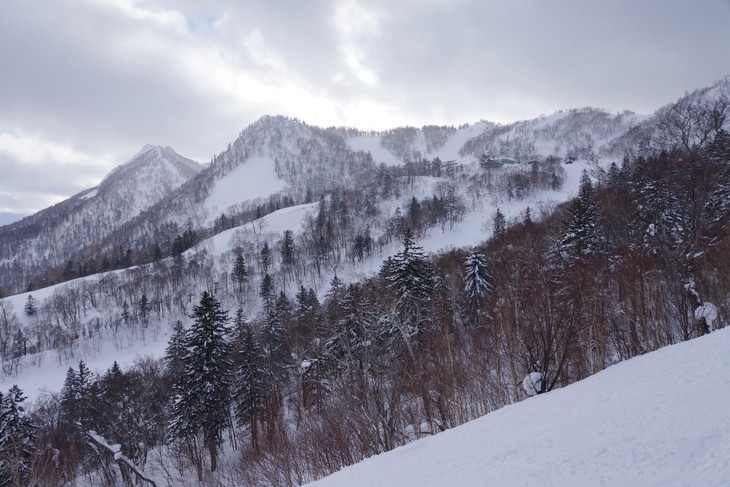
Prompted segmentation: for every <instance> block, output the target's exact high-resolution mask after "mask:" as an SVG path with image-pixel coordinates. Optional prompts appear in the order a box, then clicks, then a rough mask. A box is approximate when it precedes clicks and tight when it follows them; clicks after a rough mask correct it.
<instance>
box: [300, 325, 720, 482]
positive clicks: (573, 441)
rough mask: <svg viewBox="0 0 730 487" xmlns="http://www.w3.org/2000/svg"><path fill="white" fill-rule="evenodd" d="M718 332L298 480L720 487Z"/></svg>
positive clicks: (615, 366) (618, 365)
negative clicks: (324, 473) (315, 477)
mask: <svg viewBox="0 0 730 487" xmlns="http://www.w3.org/2000/svg"><path fill="white" fill-rule="evenodd" d="M729 349H730V329H727V328H726V329H722V330H719V331H716V332H714V333H711V334H709V335H706V336H704V337H701V338H697V339H695V340H692V341H689V342H684V343H681V344H678V345H673V346H670V347H666V348H664V349H661V350H658V351H656V352H653V353H650V354H647V355H644V356H640V357H636V358H634V359H632V360H628V361H626V362H622V363H619V364H617V365H614V366H613V367H610V368H608V369H607V370H605V371H603V372H600V373H598V374H596V375H594V376H592V377H589V378H587V379H585V380H583V381H580V382H577V383H575V384H573V385H570V386H568V387H565V388H563V389H559V390H555V391H552V392H550V393H547V394H542V395H539V396H535V397H532V398H530V399H526V400H524V401H522V402H519V403H517V404H513V405H511V406H507V407H505V408H502V409H500V410H498V411H495V412H493V413H491V414H487V415H486V416H483V417H482V418H479V419H477V420H475V421H472V422H470V423H467V424H465V425H462V426H460V427H458V428H454V429H452V430H449V431H446V432H443V433H439V434H437V435H435V436H432V437H429V438H425V439H422V440H418V441H415V442H413V443H410V444H408V445H405V446H403V447H400V448H397V449H396V450H393V451H391V452H388V453H384V454H381V455H378V456H375V457H371V458H369V459H366V460H364V461H362V462H360V463H358V464H356V465H352V466H350V467H347V468H344V469H343V470H341V471H339V472H337V473H334V474H333V475H330V476H329V477H325V478H323V479H321V480H319V481H317V482H313V483H311V484H308V485H309V487H330V486H332V487H334V486H337V487H341V486H347V487H374V486H379V487H387V486H394V487H395V486H397V487H443V486H459V487H483V486H485V485H495V486H502V487H509V486H533V485H539V486H544V487H549V486H556V487H557V486H559V487H584V486H616V487H619V486H621V487H623V486H632V487H649V486H652V487H654V486H663V487H680V486H682V487H684V486H686V487H690V486H700V485H701V486H704V487H720V486H727V485H728V484H729V481H728V479H730V462H729V461H728V459H730V414H728V402H729V401H730V354H728V353H727V351H728V350H729Z"/></svg>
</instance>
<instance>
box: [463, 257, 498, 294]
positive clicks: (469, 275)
mask: <svg viewBox="0 0 730 487" xmlns="http://www.w3.org/2000/svg"><path fill="white" fill-rule="evenodd" d="M464 267H465V271H466V282H465V286H464V287H465V289H466V293H467V295H468V296H469V298H471V299H472V300H475V299H478V298H482V297H484V296H486V295H487V293H489V292H491V291H493V290H494V279H493V278H492V276H491V274H490V273H489V267H488V265H487V259H486V258H485V257H484V254H482V253H481V252H479V250H477V249H474V250H473V251H472V252H471V253H470V254H469V257H467V259H466V262H464Z"/></svg>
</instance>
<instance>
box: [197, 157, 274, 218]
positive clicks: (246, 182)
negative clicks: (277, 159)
mask: <svg viewBox="0 0 730 487" xmlns="http://www.w3.org/2000/svg"><path fill="white" fill-rule="evenodd" d="M286 186H287V184H286V182H285V181H284V180H283V179H280V178H279V176H277V175H276V171H275V169H274V161H273V160H272V159H271V158H270V157H266V156H258V157H251V158H249V159H248V160H247V161H246V162H244V163H243V164H241V165H239V166H238V167H237V168H235V169H234V170H233V171H231V172H229V173H228V174H226V175H225V176H224V177H222V178H221V179H219V180H218V181H217V182H216V183H215V186H214V187H213V190H212V191H211V193H210V195H209V196H208V199H207V200H205V208H206V209H207V210H208V211H209V214H210V215H211V219H212V218H216V217H218V216H220V214H221V213H223V212H225V211H226V210H227V209H228V207H230V206H231V205H235V204H237V203H240V202H242V201H246V200H255V199H256V198H263V197H266V196H269V195H271V194H274V193H276V192H277V191H280V190H282V189H284V188H286Z"/></svg>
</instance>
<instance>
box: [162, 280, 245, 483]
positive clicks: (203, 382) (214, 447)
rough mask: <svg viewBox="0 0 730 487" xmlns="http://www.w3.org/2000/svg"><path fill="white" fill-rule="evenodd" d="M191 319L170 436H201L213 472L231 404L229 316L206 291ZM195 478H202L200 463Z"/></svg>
mask: <svg viewBox="0 0 730 487" xmlns="http://www.w3.org/2000/svg"><path fill="white" fill-rule="evenodd" d="M191 318H193V319H194V320H195V321H194V322H193V324H192V325H191V327H190V330H189V331H188V334H187V337H186V347H187V354H186V355H185V357H184V359H183V362H184V364H185V370H184V374H183V377H182V378H181V379H180V381H179V382H178V384H177V385H176V392H177V395H176V397H175V402H174V404H173V407H172V420H171V422H170V430H169V435H170V438H185V437H192V436H196V435H198V434H201V435H202V441H203V444H204V445H205V446H206V447H207V449H208V452H209V454H210V469H211V471H215V469H216V467H217V464H218V461H217V458H218V446H219V445H220V444H221V442H222V441H223V429H224V428H225V426H226V424H228V411H229V406H230V403H231V391H230V388H231V366H232V364H231V358H230V344H229V343H228V341H227V339H226V338H227V335H228V333H229V327H228V313H227V312H226V311H224V310H223V309H221V305H220V303H219V302H218V300H216V299H215V298H214V297H213V296H212V295H211V294H209V293H208V292H207V291H206V292H204V293H203V295H202V296H201V298H200V304H199V305H197V306H195V307H194V308H193V314H192V315H191ZM198 474H199V476H202V471H201V466H200V464H199V463H198Z"/></svg>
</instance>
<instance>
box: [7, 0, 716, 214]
mask: <svg viewBox="0 0 730 487" xmlns="http://www.w3.org/2000/svg"><path fill="white" fill-rule="evenodd" d="M359 3H360V4H361V5H362V6H363V7H364V8H366V9H371V10H372V11H374V12H376V17H377V19H378V21H379V23H378V26H377V29H376V31H375V32H373V33H372V35H363V36H359V37H357V38H355V39H350V41H349V42H351V43H353V44H354V47H355V48H357V49H358V50H359V51H360V52H361V53H362V64H363V67H364V68H365V69H368V70H370V71H372V72H373V73H374V74H375V76H376V78H377V80H378V83H377V84H376V85H367V84H364V83H362V82H359V81H358V80H357V79H356V77H355V76H354V75H353V74H352V73H351V72H350V71H349V70H350V67H349V66H348V63H347V60H346V59H345V54H344V52H343V47H344V46H343V44H342V42H343V38H342V36H341V34H340V33H339V32H338V31H337V28H336V26H335V24H334V20H333V19H334V13H335V9H336V6H337V4H338V2H337V1H334V0H332V1H311V2H309V1H307V2H295V1H280V2H253V1H243V2H241V1H234V0H213V1H210V2H199V1H193V0H157V1H148V2H142V3H137V5H139V6H141V7H143V8H145V9H148V10H150V11H152V12H160V11H164V10H167V11H177V12H180V13H182V14H183V15H185V21H186V24H185V25H184V26H183V30H182V31H178V30H176V29H170V28H166V27H161V26H160V25H159V24H155V23H153V22H149V21H146V20H144V19H139V18H133V17H130V16H128V15H123V14H122V13H120V11H119V9H118V8H116V7H114V6H111V5H108V4H104V3H102V2H80V1H70V0H67V1H63V0H36V1H35V2H34V3H33V8H29V7H28V5H26V4H23V3H21V2H9V3H8V4H7V5H4V6H3V15H2V16H0V60H2V72H3V74H2V76H0V107H2V110H0V131H2V130H10V131H18V132H22V133H24V134H30V135H35V136H38V137H40V138H42V139H47V140H50V141H54V142H56V143H59V144H68V145H70V146H73V147H74V148H75V149H76V150H79V151H82V152H86V153H99V152H106V153H108V154H112V155H113V157H114V158H115V160H116V161H117V162H118V163H121V162H123V161H124V160H125V159H126V158H128V157H131V156H132V155H133V154H134V153H135V152H136V151H137V150H139V148H140V147H141V146H142V145H144V144H146V143H152V144H162V145H170V146H172V147H174V148H175V149H176V150H177V151H178V152H180V153H181V154H183V155H185V156H186V157H191V158H194V159H198V160H200V161H201V162H206V161H207V160H208V159H209V158H210V156H212V155H213V154H214V153H217V152H218V151H220V150H223V149H224V148H225V146H226V144H227V143H228V142H230V141H232V140H233V139H234V138H235V137H236V134H237V133H238V132H239V131H240V130H241V129H243V128H244V127H245V126H246V125H248V124H249V123H251V122H253V121H254V120H255V119H256V118H258V117H259V116H261V115H264V114H266V113H280V112H284V113H287V114H289V115H292V116H296V117H298V118H300V119H303V120H305V121H313V120H312V117H313V116H314V115H313V114H312V113H299V110H301V108H299V109H298V108H297V106H295V105H294V104H292V103H289V101H288V100H287V99H285V98H284V97H282V98H281V99H277V97H276V96H266V97H257V96H252V97H248V98H247V97H239V98H240V99H233V98H235V97H236V95H239V93H235V92H232V91H231V89H229V88H225V87H224V88H221V86H219V83H220V82H221V80H220V79H218V76H219V74H218V73H216V72H204V73H190V72H189V68H187V67H186V66H187V64H186V63H187V61H189V59H186V56H188V55H190V53H191V52H192V51H191V49H194V48H196V47H201V48H206V49H210V51H209V52H210V56H220V58H221V60H222V61H221V63H225V66H224V67H225V69H226V70H228V71H229V72H230V73H234V74H236V75H241V76H247V77H250V78H253V79H255V80H258V82H259V83H261V84H263V85H264V86H267V87H269V89H271V90H274V91H273V92H274V93H276V90H277V89H279V87H280V86H286V85H287V84H289V83H295V84H296V85H297V86H298V87H299V88H301V89H302V90H303V92H304V93H309V94H310V95H311V96H312V99H313V100H321V103H322V104H323V107H322V112H323V113H333V114H339V117H335V118H333V119H332V120H327V121H326V122H324V123H325V124H335V125H338V124H345V125H351V126H361V127H364V128H370V127H372V126H383V123H384V122H383V120H366V119H362V118H359V117H362V115H361V113H362V112H360V111H358V110H353V109H350V110H349V111H348V109H346V107H348V106H352V105H353V104H357V103H359V102H362V101H367V102H369V103H372V104H375V105H378V106H382V107H386V110H385V112H386V114H388V116H391V118H392V119H394V120H399V121H402V123H409V124H413V125H421V124H425V123H462V122H470V121H476V120H478V119H482V118H485V119H491V120H495V119H496V120H502V121H508V120H514V119H518V118H527V117H534V116H537V115H539V114H540V113H541V112H551V111H554V110H557V109H563V108H572V107H578V106H585V105H593V106H599V107H603V108H609V109H615V110H619V109H632V110H635V111H638V112H643V113H646V112H651V111H653V110H654V109H656V108H657V107H659V106H660V105H663V104H665V103H668V102H671V101H673V100H674V99H676V98H677V97H679V96H680V95H682V93H683V92H684V91H685V90H691V89H694V88H697V87H702V86H706V85H708V84H710V83H712V82H713V81H714V80H716V79H718V78H720V77H722V76H724V75H726V74H728V72H727V69H728V68H727V63H726V62H725V60H726V57H727V53H726V49H727V46H728V45H730V29H727V26H728V25H730V4H729V3H728V2H727V1H724V0H708V1H706V2H702V3H698V2H694V1H691V0H670V1H662V0H647V1H644V2H635V1H630V0H615V1H612V2H586V1H584V0H555V1H551V2H545V1H543V0H515V1H513V2H502V1H496V0H492V1H483V0H462V1H445V0H420V1H418V2H416V1H399V2H393V1H392V0H388V1H385V0H369V1H367V2H365V1H361V2H359ZM186 29H187V30H186ZM254 32H258V33H259V34H258V35H259V36H260V37H259V39H260V42H261V43H262V45H263V46H264V48H265V49H267V52H269V53H270V54H269V56H271V57H272V59H273V58H274V57H275V58H277V59H278V60H279V61H280V62H281V63H282V64H283V69H278V68H277V67H276V66H273V67H272V66H269V65H267V63H266V62H264V63H263V64H262V63H260V62H258V61H260V60H257V59H256V56H255V55H252V54H251V53H249V52H247V49H246V46H245V42H246V39H251V35H252V34H253V33H254ZM351 47H353V46H351ZM198 54H200V53H198ZM264 61H266V59H264ZM205 69H208V68H205ZM342 73H344V74H345V76H344V78H341V79H338V78H337V77H336V75H337V74H342ZM242 89H245V88H242ZM241 100H244V101H241ZM324 105H326V106H324ZM378 113H380V112H378ZM317 122H318V123H322V122H321V121H319V120H317ZM0 164H2V166H3V167H2V170H3V180H6V181H7V180H9V179H10V178H14V177H17V178H22V177H27V174H25V173H23V171H25V169H22V168H20V166H18V165H17V164H15V165H14V163H13V161H9V160H7V158H6V159H5V160H0ZM6 169H7V171H6ZM109 169H111V168H110V167H104V168H103V170H99V171H98V173H99V174H104V173H106V172H107V171H108V170H109ZM85 171H86V170H85V169H79V168H77V167H65V168H64V169H63V170H58V169H57V168H54V167H48V168H47V172H48V174H54V173H55V174H57V175H58V178H59V179H58V182H57V183H56V184H53V183H52V181H51V180H50V179H49V180H48V181H47V182H45V183H44V182H42V181H39V182H38V185H36V186H35V188H37V189H36V191H38V192H42V191H46V190H48V189H54V190H55V191H56V194H69V195H70V194H72V192H74V191H75V190H76V185H75V183H73V182H69V181H68V180H69V179H70V180H71V181H73V179H74V178H76V179H80V178H81V177H82V176H83V174H85ZM6 174H7V175H6ZM62 178H63V179H64V181H62V180H61V179H62ZM3 184H11V185H12V184H15V183H3ZM17 184H19V185H20V184H24V183H17ZM28 184H30V183H28ZM34 184H35V183H34ZM78 189H79V190H80V189H83V188H78ZM29 190H30V189H29ZM9 209H10V208H9Z"/></svg>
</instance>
